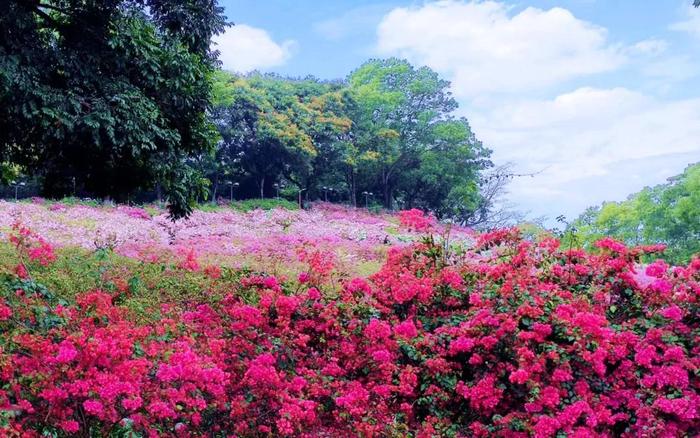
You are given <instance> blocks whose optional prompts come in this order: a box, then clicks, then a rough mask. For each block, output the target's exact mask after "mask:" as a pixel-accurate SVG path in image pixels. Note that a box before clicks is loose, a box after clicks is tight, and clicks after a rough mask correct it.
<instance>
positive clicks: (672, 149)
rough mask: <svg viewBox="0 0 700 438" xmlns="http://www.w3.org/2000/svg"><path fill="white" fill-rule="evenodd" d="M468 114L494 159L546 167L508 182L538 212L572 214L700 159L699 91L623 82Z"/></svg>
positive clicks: (527, 168) (517, 196) (520, 199)
mask: <svg viewBox="0 0 700 438" xmlns="http://www.w3.org/2000/svg"><path fill="white" fill-rule="evenodd" d="M473 115H474V116H473V117H472V118H471V122H472V125H473V126H474V128H475V131H476V132H477V133H478V135H479V136H480V138H481V139H482V140H483V141H484V142H485V143H486V144H488V145H490V146H492V147H493V149H494V155H495V157H494V158H495V159H496V160H498V161H500V162H503V161H512V162H515V163H516V164H517V165H518V168H519V170H521V171H539V170H543V171H542V173H541V174H538V175H536V176H535V177H534V178H526V179H522V180H516V181H514V182H513V184H512V187H511V190H510V192H511V195H510V197H511V199H512V200H517V201H518V202H519V203H520V205H522V206H524V207H526V208H528V209H530V210H532V213H533V214H536V215H540V214H549V215H550V217H552V216H553V215H554V212H555V211H556V212H557V214H558V213H565V214H569V215H570V216H572V215H575V214H577V213H580V212H581V211H583V209H585V208H586V207H587V206H589V205H594V204H598V203H600V202H602V201H604V200H621V199H624V198H625V197H626V196H627V195H628V194H629V193H632V192H636V191H638V190H640V189H641V188H642V187H644V186H645V185H653V184H658V183H661V182H663V181H664V179H665V178H667V177H670V176H672V175H674V174H677V173H680V171H682V170H683V168H684V167H685V166H686V165H687V164H688V163H689V162H692V161H698V160H700V99H686V100H681V101H675V102H664V101H660V100H657V99H655V98H653V97H651V96H647V95H644V94H642V93H638V92H634V91H631V90H628V89H625V88H613V89H595V88H580V89H577V90H575V91H573V92H571V93H566V94H562V95H559V96H557V97H555V98H553V99H547V100H526V101H520V102H513V103H508V104H504V105H503V106H499V107H493V108H487V109H482V110H481V111H477V112H476V113H475V114H473ZM662 164H663V166H662Z"/></svg>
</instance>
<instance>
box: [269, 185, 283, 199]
mask: <svg viewBox="0 0 700 438" xmlns="http://www.w3.org/2000/svg"><path fill="white" fill-rule="evenodd" d="M272 187H274V188H275V190H276V191H277V200H278V201H279V199H280V189H283V188H284V185H281V184H277V183H274V184H273V185H272Z"/></svg>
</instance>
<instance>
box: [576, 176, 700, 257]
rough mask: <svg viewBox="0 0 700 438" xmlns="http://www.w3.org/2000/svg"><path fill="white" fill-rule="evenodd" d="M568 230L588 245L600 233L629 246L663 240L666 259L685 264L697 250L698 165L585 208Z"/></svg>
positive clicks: (699, 232) (699, 221)
mask: <svg viewBox="0 0 700 438" xmlns="http://www.w3.org/2000/svg"><path fill="white" fill-rule="evenodd" d="M571 229H572V231H573V232H574V233H573V234H574V236H575V238H577V239H579V240H580V242H581V243H583V244H585V245H586V246H588V247H590V246H591V245H593V243H594V242H595V241H596V240H598V239H600V238H602V237H604V236H614V237H615V238H617V239H620V240H622V241H624V242H626V243H627V244H630V245H640V244H651V243H663V244H665V245H666V246H667V249H666V253H665V255H664V257H665V258H666V259H667V260H669V261H671V262H674V263H687V262H688V261H689V260H690V259H691V258H692V257H693V255H694V254H698V253H700V164H694V165H691V166H688V167H687V168H686V169H685V171H684V172H683V173H682V174H681V175H678V176H676V177H673V178H670V179H669V181H668V183H666V184H660V185H657V186H654V187H648V188H645V189H644V190H642V191H641V192H639V193H635V194H633V195H631V196H630V197H629V198H628V199H627V200H626V201H623V202H610V203H605V204H603V205H602V206H600V207H592V208H589V209H588V210H586V212H584V213H583V214H582V215H581V216H580V217H579V218H578V219H577V220H576V221H575V222H574V223H573V224H572V227H571Z"/></svg>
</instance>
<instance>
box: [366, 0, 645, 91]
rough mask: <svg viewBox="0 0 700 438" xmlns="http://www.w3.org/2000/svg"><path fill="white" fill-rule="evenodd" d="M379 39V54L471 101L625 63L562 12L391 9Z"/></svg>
mask: <svg viewBox="0 0 700 438" xmlns="http://www.w3.org/2000/svg"><path fill="white" fill-rule="evenodd" d="M377 35H378V42H377V50H378V52H379V53H381V54H383V55H397V56H401V57H405V58H408V59H409V60H410V61H412V62H414V63H418V64H425V65H428V66H430V67H431V68H433V69H435V70H436V71H438V72H440V73H442V74H445V75H447V76H448V77H450V78H451V79H452V81H453V87H454V90H455V92H456V94H457V95H458V96H463V97H472V98H473V97H477V96H480V95H483V94H488V93H503V92H525V91H529V90H532V89H533V88H537V89H542V88H546V87H548V86H551V85H555V84H559V83H562V82H564V81H567V80H570V79H573V78H578V77H581V76H585V75H590V74H595V73H601V72H607V71H611V70H614V69H616V68H618V67H619V66H620V65H622V64H623V63H625V61H626V56H627V55H626V54H625V52H626V50H624V49H623V48H621V47H618V46H615V45H612V44H610V43H609V42H608V41H607V31H606V30H605V29H604V28H602V27H599V26H596V25H594V24H591V23H588V22H586V21H583V20H580V19H578V18H576V17H574V16H573V15H572V14H571V12H569V11H568V10H566V9H562V8H552V9H549V10H542V9H537V8H527V9H524V10H522V11H521V12H519V13H517V14H513V13H512V9H511V8H509V7H507V6H506V5H504V4H503V3H499V2H494V1H484V2H465V1H455V0H449V1H440V2H436V3H429V4H425V5H422V6H419V7H407V8H396V9H394V10H392V11H391V12H390V13H389V14H387V15H386V16H385V17H384V19H383V20H382V22H381V23H380V25H379V27H378V32H377ZM656 46H657V49H658V44H656ZM642 49H644V48H642ZM647 49H650V48H649V47H647Z"/></svg>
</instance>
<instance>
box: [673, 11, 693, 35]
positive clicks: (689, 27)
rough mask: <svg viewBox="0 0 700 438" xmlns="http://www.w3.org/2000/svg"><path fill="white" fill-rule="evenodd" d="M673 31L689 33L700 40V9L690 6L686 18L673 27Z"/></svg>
mask: <svg viewBox="0 0 700 438" xmlns="http://www.w3.org/2000/svg"><path fill="white" fill-rule="evenodd" d="M671 30H677V31H680V32H687V33H689V34H690V35H692V36H694V37H695V38H698V39H700V9H698V8H695V7H693V6H688V8H687V9H686V18H685V19H684V20H683V21H679V22H677V23H674V24H672V25H671Z"/></svg>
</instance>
